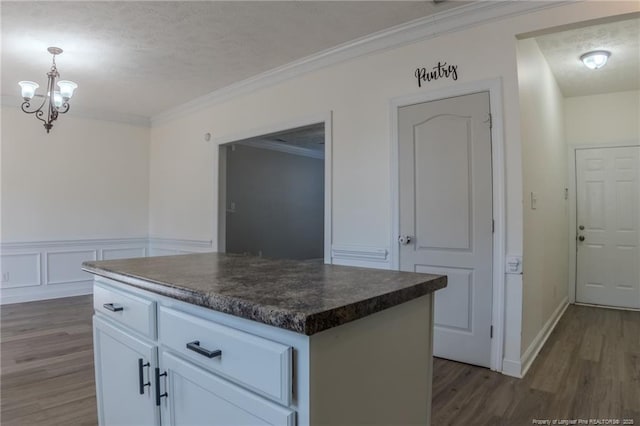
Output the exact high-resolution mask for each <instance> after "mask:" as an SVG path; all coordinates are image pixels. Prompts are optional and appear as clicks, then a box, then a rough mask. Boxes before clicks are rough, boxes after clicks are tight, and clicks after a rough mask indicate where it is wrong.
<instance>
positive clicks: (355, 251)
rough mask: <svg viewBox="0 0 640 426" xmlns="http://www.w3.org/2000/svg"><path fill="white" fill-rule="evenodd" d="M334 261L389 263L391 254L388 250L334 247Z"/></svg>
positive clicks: (349, 246) (348, 246)
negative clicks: (388, 259) (388, 258)
mask: <svg viewBox="0 0 640 426" xmlns="http://www.w3.org/2000/svg"><path fill="white" fill-rule="evenodd" d="M331 254H332V256H333V258H334V259H345V260H349V259H351V260H366V261H368V262H387V255H388V254H389V252H388V251H387V249H386V248H380V247H364V246H352V245H337V244H336V245H334V246H333V249H332V250H331Z"/></svg>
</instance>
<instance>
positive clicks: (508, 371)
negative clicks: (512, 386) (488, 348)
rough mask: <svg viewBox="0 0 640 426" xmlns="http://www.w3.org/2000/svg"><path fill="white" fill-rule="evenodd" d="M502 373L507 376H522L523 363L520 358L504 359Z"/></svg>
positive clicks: (519, 377)
mask: <svg viewBox="0 0 640 426" xmlns="http://www.w3.org/2000/svg"><path fill="white" fill-rule="evenodd" d="M502 374H504V375H506V376H511V377H516V378H518V379H521V378H522V364H521V363H520V360H517V361H514V360H512V359H506V358H505V359H503V360H502Z"/></svg>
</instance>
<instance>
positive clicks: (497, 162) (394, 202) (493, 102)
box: [389, 78, 506, 371]
mask: <svg viewBox="0 0 640 426" xmlns="http://www.w3.org/2000/svg"><path fill="white" fill-rule="evenodd" d="M487 91H488V92H489V102H490V108H491V116H492V119H493V126H492V128H491V157H492V178H493V188H492V189H493V219H494V221H495V232H494V234H493V292H492V293H493V296H492V314H491V318H492V324H493V330H494V335H493V336H494V337H493V339H492V340H491V369H492V370H495V371H503V366H502V364H503V353H504V340H505V336H504V318H505V288H504V286H505V270H506V269H505V261H506V260H505V257H506V243H505V241H506V210H505V209H506V205H505V200H506V191H505V160H504V137H503V133H504V130H503V129H504V128H503V111H502V108H503V107H502V80H501V79H500V78H495V79H490V80H481V81H475V82H470V83H464V84H456V85H455V86H451V87H445V88H443V89H438V90H429V91H425V92H421V93H417V94H412V95H408V96H403V97H399V98H394V99H392V100H391V104H390V108H389V109H390V122H391V126H390V131H391V236H390V244H389V247H391V269H396V270H397V269H399V268H400V263H399V255H400V253H399V246H398V242H397V238H398V235H400V219H399V216H398V215H399V208H400V204H399V177H398V109H399V108H400V107H402V106H407V105H413V104H417V103H422V102H430V101H435V100H438V99H445V98H450V97H454V96H463V95H468V94H472V93H478V92H487Z"/></svg>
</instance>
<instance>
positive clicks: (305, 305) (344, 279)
mask: <svg viewBox="0 0 640 426" xmlns="http://www.w3.org/2000/svg"><path fill="white" fill-rule="evenodd" d="M82 265H83V269H84V270H85V271H87V272H91V273H93V274H96V275H100V276H103V277H106V278H111V279H114V280H117V281H120V282H123V283H126V284H129V285H132V286H134V287H138V288H141V289H144V290H148V291H151V292H154V293H158V294H161V295H163V296H168V297H172V298H174V299H178V300H182V301H185V302H188V303H192V304H194V305H199V306H204V307H207V308H210V309H213V310H216V311H220V312H224V313H227V314H231V315H235V316H237V317H241V318H247V319H250V320H254V321H258V322H261V323H264V324H269V325H272V326H275V327H279V328H283V329H287V330H292V331H295V332H297V333H302V334H306V335H312V334H314V333H318V332H320V331H323V330H326V329H329V328H332V327H336V326H338V325H341V324H344V323H347V322H349V321H354V320H356V319H359V318H363V317H365V316H367V315H371V314H373V313H375V312H378V311H381V310H383V309H386V308H389V307H392V306H395V305H399V304H401V303H404V302H407V301H409V300H412V299H415V298H418V297H420V296H423V295H425V294H429V293H432V292H434V291H436V290H438V289H441V288H444V287H446V285H447V278H446V277H445V276H441V275H430V274H418V273H412V272H399V271H388V270H379V269H368V268H355V267H350V266H337V265H325V264H323V263H322V262H321V261H320V260H318V261H315V260H314V261H295V260H270V259H265V258H259V257H251V256H242V255H231V254H223V253H201V254H200V253H199V254H187V255H179V256H162V257H147V258H139V259H122V260H106V261H98V262H94V261H91V262H84V263H83V264H82Z"/></svg>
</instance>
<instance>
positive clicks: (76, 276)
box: [45, 249, 98, 285]
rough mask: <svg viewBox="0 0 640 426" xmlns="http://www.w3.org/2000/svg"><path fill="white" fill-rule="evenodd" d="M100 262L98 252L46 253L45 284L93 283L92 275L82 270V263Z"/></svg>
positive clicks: (70, 251) (95, 250)
mask: <svg viewBox="0 0 640 426" xmlns="http://www.w3.org/2000/svg"><path fill="white" fill-rule="evenodd" d="M88 260H98V250H97V249H94V250H69V251H55V252H47V253H46V265H47V266H46V268H45V271H47V273H46V275H45V283H46V284H47V285H57V284H69V283H81V282H85V281H91V279H92V277H91V274H88V273H86V272H84V271H83V270H82V262H85V261H88Z"/></svg>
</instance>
